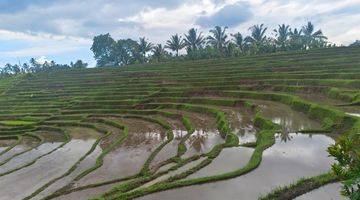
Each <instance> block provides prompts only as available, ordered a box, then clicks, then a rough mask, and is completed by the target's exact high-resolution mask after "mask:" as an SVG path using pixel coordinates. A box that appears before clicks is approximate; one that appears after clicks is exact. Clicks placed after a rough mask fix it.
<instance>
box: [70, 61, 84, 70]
mask: <svg viewBox="0 0 360 200" xmlns="http://www.w3.org/2000/svg"><path fill="white" fill-rule="evenodd" d="M87 66H88V64H87V63H85V62H83V61H82V60H77V61H76V62H75V63H73V62H71V63H70V67H71V68H76V69H84V68H86V67H87Z"/></svg>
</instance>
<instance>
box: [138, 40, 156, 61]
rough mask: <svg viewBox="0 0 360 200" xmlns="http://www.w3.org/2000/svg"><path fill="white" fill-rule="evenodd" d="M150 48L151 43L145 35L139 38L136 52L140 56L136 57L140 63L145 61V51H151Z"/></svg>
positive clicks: (151, 46)
mask: <svg viewBox="0 0 360 200" xmlns="http://www.w3.org/2000/svg"><path fill="white" fill-rule="evenodd" d="M152 48H153V44H152V43H151V42H148V41H147V40H146V39H145V37H142V38H139V45H138V53H139V54H140V56H139V58H138V59H139V61H140V63H144V62H145V58H146V53H147V52H149V51H151V49H152Z"/></svg>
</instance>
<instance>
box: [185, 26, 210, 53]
mask: <svg viewBox="0 0 360 200" xmlns="http://www.w3.org/2000/svg"><path fill="white" fill-rule="evenodd" d="M204 42H205V38H204V37H203V36H202V34H201V33H198V32H197V30H196V29H195V28H192V29H190V30H189V31H188V34H185V38H184V44H185V46H186V47H187V48H188V50H190V51H192V52H194V51H196V50H197V49H199V48H200V47H201V46H202V45H203V44H204Z"/></svg>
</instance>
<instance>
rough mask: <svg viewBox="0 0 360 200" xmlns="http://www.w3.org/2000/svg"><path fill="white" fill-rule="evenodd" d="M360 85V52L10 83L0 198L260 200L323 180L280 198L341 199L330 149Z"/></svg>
mask: <svg viewBox="0 0 360 200" xmlns="http://www.w3.org/2000/svg"><path fill="white" fill-rule="evenodd" d="M359 89H360V48H331V49H322V50H312V51H308V52H290V53H279V54H271V55H263V56H251V57H242V58H237V59H220V60H203V61H193V62H192V61H186V62H175V63H163V64H157V65H146V66H129V67H122V68H93V69H86V70H66V71H52V72H47V73H45V72H44V73H38V74H31V75H22V76H18V77H13V78H8V79H4V80H0V92H1V96H0V139H1V140H0V199H1V200H8V199H88V198H103V199H133V198H139V199H144V200H149V199H154V200H155V199H156V200H157V199H204V200H208V199H224V200H225V199H258V198H259V197H261V196H263V197H264V195H266V194H267V193H269V192H271V191H272V190H273V189H275V188H277V187H279V186H285V185H289V184H291V183H294V182H296V181H297V180H299V179H301V178H303V177H314V176H318V175H321V177H322V178H323V180H324V182H323V183H322V184H320V185H319V184H309V185H307V187H305V188H294V191H291V192H289V191H285V192H284V194H283V196H279V197H278V198H279V199H295V198H296V199H331V198H332V199H343V197H341V196H340V195H339V194H338V191H339V190H340V189H339V186H340V184H339V183H338V182H337V180H336V178H335V177H334V176H333V175H332V174H330V173H328V172H329V171H330V168H331V163H333V162H334V160H333V159H332V158H331V157H328V153H327V151H326V150H327V147H328V146H329V145H331V144H334V143H335V141H336V139H337V138H338V137H339V136H341V135H342V134H343V133H345V132H349V130H356V128H359V127H360V126H359V123H360V118H359V115H360V90H359ZM357 130H359V129H357ZM325 183H328V184H325ZM323 185H324V186H323ZM299 187H301V186H299ZM297 189H298V190H297ZM307 192H309V193H307ZM305 193H306V194H305ZM285 197H286V198H285Z"/></svg>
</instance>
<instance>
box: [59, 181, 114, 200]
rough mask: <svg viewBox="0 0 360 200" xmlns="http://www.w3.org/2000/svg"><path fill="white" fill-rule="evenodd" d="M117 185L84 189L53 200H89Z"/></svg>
mask: <svg viewBox="0 0 360 200" xmlns="http://www.w3.org/2000/svg"><path fill="white" fill-rule="evenodd" d="M117 184H119V183H114V184H109V185H104V186H100V187H95V188H90V189H86V190H81V191H77V192H73V193H70V194H67V195H63V196H60V197H57V198H54V200H69V199H78V200H82V199H91V198H94V197H96V196H97V195H101V194H102V193H104V192H106V191H108V190H110V188H112V187H113V186H115V185H117Z"/></svg>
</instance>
